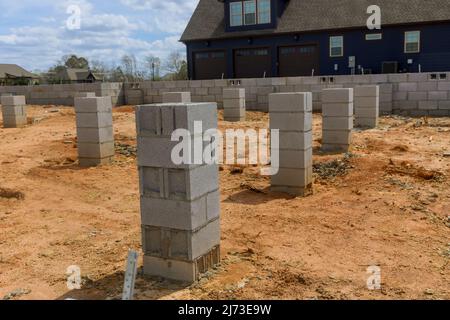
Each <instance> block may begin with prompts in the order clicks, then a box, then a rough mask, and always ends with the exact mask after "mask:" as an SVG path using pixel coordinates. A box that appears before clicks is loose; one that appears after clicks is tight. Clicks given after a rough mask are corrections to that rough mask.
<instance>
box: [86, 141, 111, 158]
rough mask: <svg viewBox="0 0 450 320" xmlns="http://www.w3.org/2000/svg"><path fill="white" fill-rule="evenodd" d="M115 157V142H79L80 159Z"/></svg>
mask: <svg viewBox="0 0 450 320" xmlns="http://www.w3.org/2000/svg"><path fill="white" fill-rule="evenodd" d="M112 156H114V142H113V141H109V142H104V143H86V142H78V157H79V158H89V159H103V158H108V157H112Z"/></svg>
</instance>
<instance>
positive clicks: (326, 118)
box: [322, 89, 354, 152]
mask: <svg viewBox="0 0 450 320" xmlns="http://www.w3.org/2000/svg"><path fill="white" fill-rule="evenodd" d="M353 99H354V97H353V89H325V90H323V91H322V115H323V123H322V150H323V151H325V152H348V150H349V148H350V144H351V139H352V130H353Z"/></svg>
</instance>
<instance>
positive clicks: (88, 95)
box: [74, 92, 95, 98]
mask: <svg viewBox="0 0 450 320" xmlns="http://www.w3.org/2000/svg"><path fill="white" fill-rule="evenodd" d="M74 98H95V92H77V93H75V95H74Z"/></svg>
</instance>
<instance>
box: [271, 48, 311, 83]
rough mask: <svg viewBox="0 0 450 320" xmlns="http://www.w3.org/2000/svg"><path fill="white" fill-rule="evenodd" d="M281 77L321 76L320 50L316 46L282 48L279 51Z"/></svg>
mask: <svg viewBox="0 0 450 320" xmlns="http://www.w3.org/2000/svg"><path fill="white" fill-rule="evenodd" d="M278 57H279V58H278V59H279V65H278V72H279V76H280V77H295V76H310V75H311V74H312V70H313V69H314V70H315V74H319V50H318V46H316V45H307V46H292V47H280V48H279V49H278Z"/></svg>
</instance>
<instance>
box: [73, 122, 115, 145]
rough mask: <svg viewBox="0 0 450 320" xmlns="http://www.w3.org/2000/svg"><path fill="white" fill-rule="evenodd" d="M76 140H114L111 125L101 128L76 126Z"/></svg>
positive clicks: (94, 141) (89, 141)
mask: <svg viewBox="0 0 450 320" xmlns="http://www.w3.org/2000/svg"><path fill="white" fill-rule="evenodd" d="M77 139H78V142H87V143H101V142H111V141H114V129H113V127H112V126H110V127H103V128H80V127H78V128H77Z"/></svg>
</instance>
